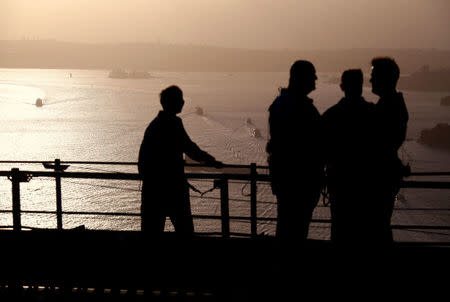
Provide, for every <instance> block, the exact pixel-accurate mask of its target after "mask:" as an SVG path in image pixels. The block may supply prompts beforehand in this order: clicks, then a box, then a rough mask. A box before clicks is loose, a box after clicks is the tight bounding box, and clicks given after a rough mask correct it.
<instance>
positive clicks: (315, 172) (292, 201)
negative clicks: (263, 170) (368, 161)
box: [267, 89, 323, 240]
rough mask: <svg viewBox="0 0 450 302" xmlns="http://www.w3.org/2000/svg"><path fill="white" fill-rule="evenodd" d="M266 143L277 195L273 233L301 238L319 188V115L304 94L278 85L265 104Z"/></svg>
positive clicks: (306, 227) (320, 164)
mask: <svg viewBox="0 0 450 302" xmlns="http://www.w3.org/2000/svg"><path fill="white" fill-rule="evenodd" d="M269 127H270V140H269V142H268V144H267V152H268V154H269V158H268V162H269V168H270V175H271V183H272V191H273V193H274V194H275V195H276V196H277V199H278V221H277V236H278V237H279V238H281V239H286V240H298V239H300V240H304V239H306V237H307V234H308V228H309V223H310V220H311V216H312V212H313V210H314V208H315V206H316V205H317V202H318V198H319V195H320V189H321V178H322V173H323V160H322V156H321V150H322V149H321V117H320V114H319V112H318V111H317V109H316V107H315V106H314V105H313V101H312V100H311V99H310V98H308V97H307V96H306V95H295V94H291V93H290V92H289V90H288V89H282V90H281V93H280V95H279V96H278V97H277V98H276V99H275V101H274V102H273V103H272V105H271V106H270V108H269Z"/></svg>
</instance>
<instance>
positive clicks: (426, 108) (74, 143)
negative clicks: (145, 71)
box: [0, 69, 450, 241]
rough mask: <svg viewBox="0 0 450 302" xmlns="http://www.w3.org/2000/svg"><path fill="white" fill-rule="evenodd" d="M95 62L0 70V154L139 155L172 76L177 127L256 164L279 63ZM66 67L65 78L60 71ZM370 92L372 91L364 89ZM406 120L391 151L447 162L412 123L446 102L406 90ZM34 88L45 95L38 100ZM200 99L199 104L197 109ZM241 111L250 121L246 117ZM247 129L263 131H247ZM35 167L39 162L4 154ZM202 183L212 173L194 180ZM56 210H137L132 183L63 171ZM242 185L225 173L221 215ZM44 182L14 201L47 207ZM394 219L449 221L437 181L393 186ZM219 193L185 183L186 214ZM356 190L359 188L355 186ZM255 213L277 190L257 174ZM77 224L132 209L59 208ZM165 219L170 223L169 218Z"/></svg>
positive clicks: (418, 236)
mask: <svg viewBox="0 0 450 302" xmlns="http://www.w3.org/2000/svg"><path fill="white" fill-rule="evenodd" d="M108 72H109V71H105V70H42V69H0V106H1V110H0V141H1V145H0V146H1V147H0V160H42V161H44V160H54V159H55V158H60V159H61V160H65V161H71V160H73V161H75V160H76V161H137V153H138V150H139V146H140V142H141V140H142V136H143V133H144V130H145V128H146V127H147V125H148V123H149V122H150V121H151V120H152V119H153V118H154V116H155V115H156V114H157V112H158V110H159V108H160V105H159V97H158V94H159V92H160V91H161V90H162V89H163V88H165V87H167V86H168V85H171V84H177V85H179V86H180V87H181V88H182V89H183V91H184V94H185V100H186V105H185V108H184V110H183V113H182V114H181V116H182V118H183V121H184V124H185V127H186V129H187V131H188V133H189V134H190V136H191V137H192V139H193V140H194V141H196V142H197V143H198V144H199V145H200V147H201V148H203V149H205V150H207V151H208V152H210V153H211V154H213V155H214V156H215V157H216V158H218V159H219V160H222V161H224V162H226V163H235V164H249V163H251V162H256V163H258V164H262V165H265V164H266V154H265V149H264V147H265V143H266V139H267V108H268V106H269V105H270V103H271V102H272V101H273V98H274V97H275V96H276V95H277V89H278V87H280V86H285V85H286V83H287V77H288V74H287V73H188V72H180V73H177V72H152V75H153V78H151V79H142V80H128V79H127V80H120V79H110V78H108ZM70 73H72V77H70ZM331 76H334V75H332V74H319V83H318V85H317V90H316V91H314V92H313V93H311V95H310V96H311V97H312V98H313V99H314V102H315V104H316V106H317V108H318V109H319V111H320V112H323V111H324V110H326V109H327V108H328V107H329V106H331V105H333V104H335V103H336V102H337V101H338V100H339V99H340V98H341V96H342V93H341V91H340V90H339V87H338V86H337V85H334V84H327V80H328V78H329V77H331ZM364 95H365V97H366V99H367V100H369V101H376V99H377V98H376V96H374V95H372V94H371V93H370V90H365V91H364ZM404 95H405V99H406V102H407V106H408V110H409V112H410V123H409V128H408V141H407V142H406V143H405V144H404V146H403V148H402V151H401V154H402V157H403V159H404V160H405V161H406V162H409V163H410V164H411V166H412V169H413V171H450V156H449V153H447V152H443V151H439V150H434V149H431V148H429V147H425V146H422V145H420V144H418V143H417V142H416V141H415V140H416V139H417V138H418V136H419V134H420V131H421V129H423V128H431V127H433V126H434V125H435V124H436V123H438V122H447V123H448V122H450V109H449V108H448V107H441V106H440V105H439V102H440V99H441V98H442V97H443V96H445V93H439V92H435V93H422V92H404ZM37 98H41V99H43V100H44V105H43V107H36V106H35V105H34V104H35V101H36V99H37ZM197 106H200V107H201V108H202V109H203V111H204V115H198V114H196V113H195V107H197ZM249 118H250V119H251V123H252V124H247V123H246V120H247V119H249ZM252 128H257V129H258V130H259V131H260V133H261V137H253V136H252V135H251V133H252ZM13 166H14V167H19V168H21V169H33V170H43V167H42V166H39V165H19V164H14V165H13V164H3V165H0V168H1V170H9V169H11V168H12V167H13ZM69 171H107V172H112V171H124V172H136V169H135V167H117V166H92V165H91V166H88V165H73V166H71V167H70V168H69ZM193 184H194V185H196V186H198V187H199V188H200V189H201V190H206V189H209V188H210V187H211V186H212V183H211V182H198V181H196V182H193ZM62 187H63V209H64V210H65V211H99V212H127V213H138V212H139V207H140V192H139V190H140V183H139V182H126V181H90V180H89V181H87V180H79V179H64V180H63V184H62ZM248 189H249V187H248V186H247V185H246V184H245V183H241V182H238V183H233V184H232V185H231V187H230V195H231V198H232V199H233V201H232V203H231V213H230V214H231V215H242V216H248V215H249V212H250V210H249V203H248V200H249V197H248V196H246V193H248ZM54 190H55V187H54V181H53V180H50V179H44V178H36V179H32V180H31V181H30V182H29V183H23V184H22V185H21V193H22V199H21V200H22V209H24V210H37V209H39V210H48V211H53V210H54V209H55V193H54ZM10 191H11V184H10V181H9V180H7V179H6V178H5V179H3V180H2V179H0V209H2V210H5V209H6V210H8V209H11V192H10ZM401 194H402V200H401V201H398V202H397V208H398V210H397V211H396V212H395V214H394V218H393V223H394V224H407V223H409V224H434V225H449V224H450V211H449V204H448V203H449V193H448V191H436V190H418V189H408V190H402V192H401ZM218 198H219V196H218V192H216V191H214V192H211V193H209V194H207V195H205V196H204V197H203V198H200V197H199V194H197V193H192V204H193V212H194V213H195V214H211V215H219V214H220V204H219V200H218ZM362 198H363V196H362ZM258 200H259V201H261V202H260V203H259V204H258V213H259V215H260V216H265V217H275V210H276V204H275V199H274V197H273V196H272V194H271V192H270V188H269V186H268V185H266V184H260V185H259V186H258ZM315 216H316V217H317V218H327V217H329V209H328V208H327V207H323V206H319V207H318V208H317V210H316V213H315ZM195 223H196V230H197V231H205V232H206V231H219V230H220V222H219V221H217V222H216V221H196V222H195ZM11 224H12V218H11V214H1V216H0V225H11ZM22 224H23V225H25V226H31V227H55V226H56V219H55V216H54V215H51V214H39V215H37V214H24V215H23V217H22ZM81 224H84V225H86V227H88V228H101V229H131V230H135V229H139V227H140V223H139V219H138V218H134V217H118V218H111V217H104V216H74V215H65V216H64V227H67V228H70V227H75V226H78V225H81ZM231 227H232V231H236V232H249V224H248V223H247V222H245V221H236V222H234V223H232V225H231ZM167 228H168V229H169V230H170V229H171V225H170V224H169V225H168V226H167ZM258 231H259V232H266V233H269V234H271V233H273V231H274V225H273V224H271V223H261V224H260V225H259V226H258ZM395 236H396V238H397V239H398V240H439V241H448V240H450V236H449V233H448V232H444V231H434V232H430V231H418V230H409V231H396V233H395ZM311 237H313V238H328V237H329V229H328V228H327V227H326V226H325V225H320V224H314V225H312V227H311Z"/></svg>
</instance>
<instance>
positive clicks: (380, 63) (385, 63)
mask: <svg viewBox="0 0 450 302" xmlns="http://www.w3.org/2000/svg"><path fill="white" fill-rule="evenodd" d="M399 77H400V68H399V67H398V65H397V63H396V62H395V61H394V59H392V58H387V57H379V58H374V59H373V60H372V73H371V78H370V82H371V83H372V92H373V93H375V94H376V95H378V96H383V95H386V94H391V93H394V92H395V91H396V86H397V81H398V79H399Z"/></svg>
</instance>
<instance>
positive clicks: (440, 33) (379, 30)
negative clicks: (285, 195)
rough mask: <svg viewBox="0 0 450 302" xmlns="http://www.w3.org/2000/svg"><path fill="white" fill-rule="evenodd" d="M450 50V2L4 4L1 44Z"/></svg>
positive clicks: (68, 0)
mask: <svg viewBox="0 0 450 302" xmlns="http://www.w3.org/2000/svg"><path fill="white" fill-rule="evenodd" d="M22 38H28V39H36V38H39V39H56V40H62V41H83V42H161V43H183V44H202V45H218V46H228V47H240V48H297V49H318V48H322V49H323V48H325V49H327V48H355V47H356V48H366V47H367V48H372V47H379V48H438V49H450V0H273V1H270V0H0V40H20V39H22Z"/></svg>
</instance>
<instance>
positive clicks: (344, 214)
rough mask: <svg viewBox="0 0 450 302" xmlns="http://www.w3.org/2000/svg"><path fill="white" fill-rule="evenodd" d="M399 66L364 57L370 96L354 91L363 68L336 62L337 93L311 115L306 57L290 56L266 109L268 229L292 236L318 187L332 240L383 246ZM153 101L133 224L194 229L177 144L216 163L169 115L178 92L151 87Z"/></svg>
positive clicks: (400, 118) (398, 139) (285, 238)
mask: <svg viewBox="0 0 450 302" xmlns="http://www.w3.org/2000/svg"><path fill="white" fill-rule="evenodd" d="M399 76H400V70H399V67H398V65H397V64H396V62H395V61H394V60H393V59H391V58H385V57H383V58H375V59H373V60H372V73H371V79H370V82H371V84H372V92H373V93H374V94H376V95H378V96H379V97H380V98H379V101H378V102H377V103H376V104H373V103H370V102H367V101H366V100H365V99H364V98H363V97H362V91H363V89H362V87H363V73H362V71H361V70H360V69H350V70H347V71H345V72H344V73H343V74H342V77H341V85H340V86H341V89H342V91H343V92H344V97H343V98H342V99H341V100H340V101H339V102H338V103H337V104H336V105H334V106H332V107H331V108H329V109H328V110H326V112H325V113H324V114H323V115H321V114H320V113H319V112H318V110H317V109H316V107H315V106H314V104H313V100H312V99H310V98H309V97H308V94H309V93H310V92H312V91H313V90H315V88H316V87H315V82H316V80H317V76H316V71H315V68H314V65H313V64H312V63H311V62H308V61H303V60H300V61H296V62H295V63H294V64H293V65H292V67H291V69H290V77H289V84H288V87H286V88H282V89H280V93H279V96H278V97H277V98H276V99H275V100H274V102H273V103H272V104H271V106H270V108H269V131H270V139H269V141H268V143H267V153H268V163H269V171H270V178H271V185H272V192H273V194H274V195H276V197H277V206H278V207H277V227H276V237H277V238H278V239H279V240H280V241H281V242H296V243H299V242H300V243H302V242H305V240H306V239H307V237H308V230H309V225H310V222H311V219H312V215H313V211H314V209H315V207H316V205H317V203H318V201H319V198H320V195H321V192H322V190H323V189H324V187H326V188H327V191H328V193H329V201H330V208H331V221H332V223H331V240H332V242H333V243H335V244H336V245H353V244H358V245H360V244H363V245H366V244H369V245H383V246H384V245H390V244H391V243H392V242H393V238H392V231H391V227H390V221H391V216H392V212H393V207H394V201H395V197H396V195H397V193H398V191H399V188H400V183H401V180H402V177H403V176H405V175H406V173H407V167H406V166H404V165H403V163H402V162H401V160H400V159H399V157H398V149H399V148H400V146H401V145H402V143H403V141H404V140H405V137H406V127H407V122H408V112H407V109H406V105H405V102H404V100H403V96H402V94H401V93H399V92H397V90H396V85H397V81H398V79H399ZM160 101H161V105H162V107H163V110H162V111H160V112H159V113H158V115H157V117H156V118H155V119H154V120H153V121H152V122H151V123H150V125H149V126H148V128H147V130H146V131H145V135H144V139H143V141H142V145H141V148H140V152H139V165H138V167H139V173H140V175H141V176H142V178H143V188H142V231H143V232H144V234H146V235H149V236H159V235H160V234H162V233H163V231H164V224H165V220H166V217H170V219H171V221H172V223H173V225H174V227H175V231H176V233H178V234H180V235H182V236H183V237H190V236H192V235H193V233H194V227H193V220H192V215H191V209H190V201H189V186H188V183H187V180H186V177H185V175H184V160H183V153H185V154H187V155H188V156H189V157H190V158H192V159H194V160H196V161H200V162H203V163H205V164H207V165H211V166H214V167H218V168H220V167H222V166H223V164H222V163H221V162H219V161H217V160H216V159H215V158H214V157H213V156H211V155H210V154H208V153H207V152H205V151H203V150H201V149H200V148H199V147H198V146H197V145H196V144H195V143H194V142H193V141H192V140H191V139H190V138H189V136H188V134H187V133H186V131H185V129H184V127H183V123H182V121H181V119H180V118H179V117H177V116H176V115H177V114H178V113H180V112H181V110H182V107H183V105H184V100H183V93H182V91H181V89H180V88H179V87H177V86H170V87H168V88H166V89H164V90H163V91H162V92H161V94H160Z"/></svg>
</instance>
